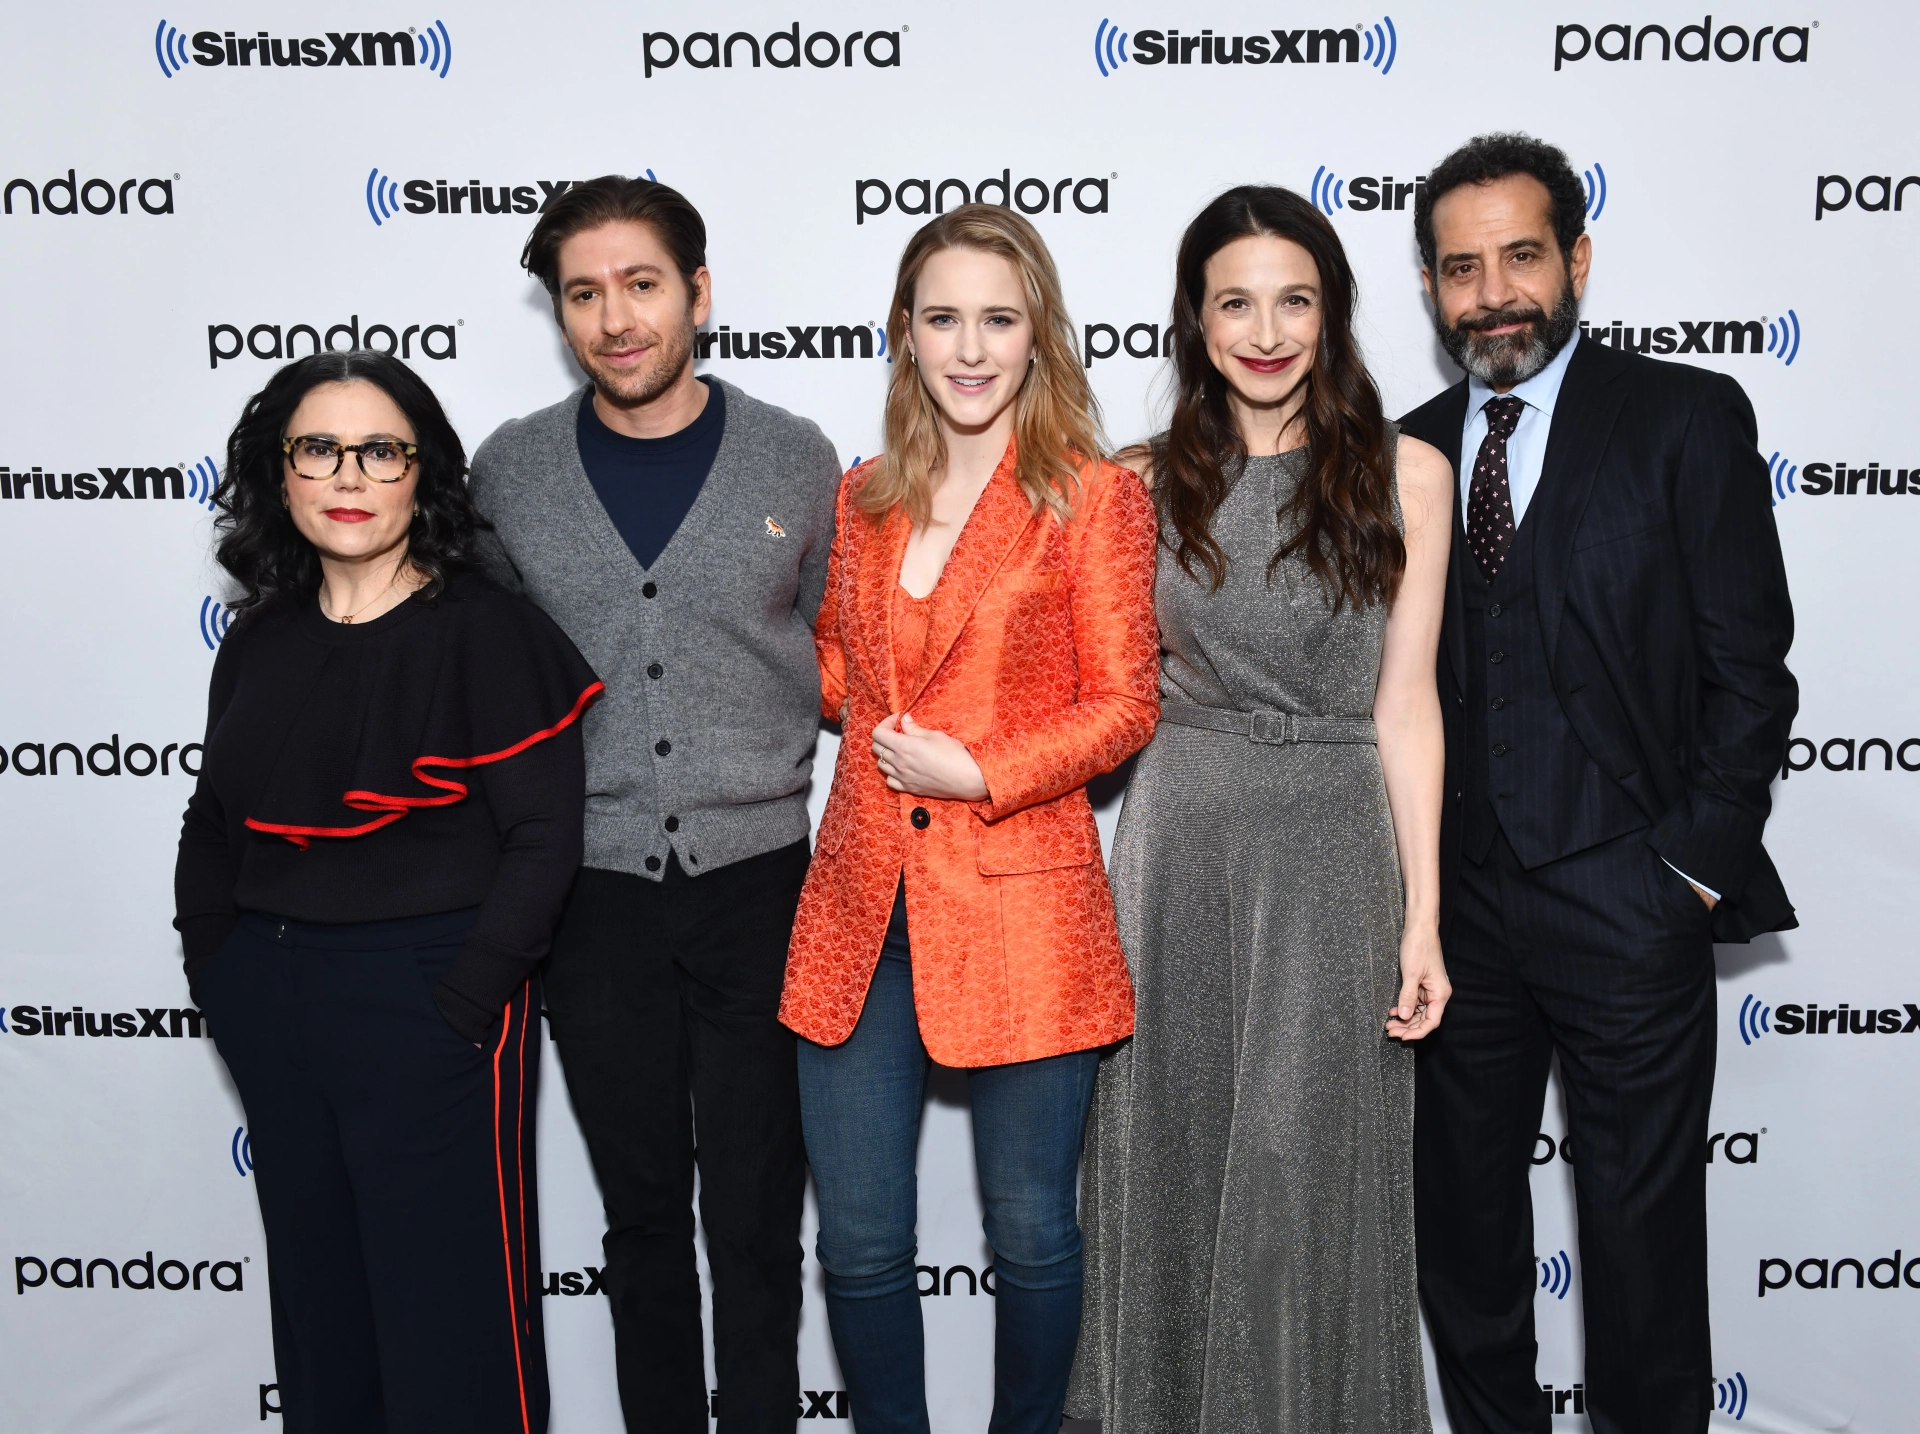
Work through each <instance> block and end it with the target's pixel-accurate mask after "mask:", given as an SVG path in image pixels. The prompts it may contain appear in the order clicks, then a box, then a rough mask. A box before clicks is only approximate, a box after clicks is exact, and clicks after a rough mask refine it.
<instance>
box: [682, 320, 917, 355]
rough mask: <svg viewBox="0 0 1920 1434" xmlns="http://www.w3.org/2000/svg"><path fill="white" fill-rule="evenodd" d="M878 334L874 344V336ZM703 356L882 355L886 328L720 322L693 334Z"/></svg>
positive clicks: (884, 350) (857, 325) (884, 353)
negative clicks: (752, 326) (758, 326)
mask: <svg viewBox="0 0 1920 1434" xmlns="http://www.w3.org/2000/svg"><path fill="white" fill-rule="evenodd" d="M876 338H878V340H879V342H878V344H876V343H875V342H874V340H875V339H876ZM694 343H695V345H696V348H695V350H694V357H696V358H703V359H716V358H722V359H782V358H784V359H830V358H843V359H844V358H874V357H876V356H877V357H880V358H885V357H886V356H887V331H886V330H885V329H883V328H881V327H880V326H879V325H878V324H808V325H805V326H802V325H799V324H788V325H787V326H786V327H785V328H784V329H764V330H760V331H758V332H756V331H754V330H752V329H735V328H733V327H732V326H731V325H730V324H722V325H720V327H719V328H718V329H716V330H712V331H710V332H703V333H699V334H696V335H694Z"/></svg>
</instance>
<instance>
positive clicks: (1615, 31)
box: [1553, 15, 1820, 70]
mask: <svg viewBox="0 0 1920 1434" xmlns="http://www.w3.org/2000/svg"><path fill="white" fill-rule="evenodd" d="M1819 28H1820V22H1819V21H1818V20H1815V21H1814V22H1813V24H1812V25H1811V26H1807V25H1781V26H1779V27H1777V28H1776V27H1775V26H1772V25H1762V26H1761V27H1760V28H1759V29H1758V30H1755V31H1754V32H1753V33H1752V34H1751V35H1749V34H1748V33H1747V32H1746V31H1745V30H1744V29H1742V28H1741V27H1740V26H1738V25H1722V26H1721V27H1720V28H1719V29H1718V30H1716V29H1714V28H1713V16H1711V15H1709V16H1707V17H1706V18H1705V19H1704V20H1702V21H1701V22H1700V23H1699V24H1698V25H1682V26H1681V27H1680V28H1679V29H1678V30H1675V31H1673V32H1672V33H1671V34H1670V33H1668V31H1667V27H1666V26H1664V25H1642V26H1641V27H1640V28H1639V29H1638V30H1635V29H1634V28H1633V27H1632V26H1631V25H1602V26H1600V27H1599V29H1597V30H1589V29H1588V28H1587V27H1586V26H1585V25H1556V26H1554V30H1553V67H1554V69H1556V70H1558V69H1559V68H1560V67H1561V66H1562V65H1571V64H1573V63H1575V62H1576V61H1579V60H1584V59H1586V58H1587V56H1589V55H1592V56H1593V57H1594V58H1595V59H1599V60H1608V61H1619V60H1636V61H1637V60H1645V59H1647V58H1649V56H1648V53H1647V46H1648V42H1649V41H1655V42H1657V43H1658V45H1659V47H1660V48H1659V50H1658V52H1657V58H1659V59H1661V60H1671V59H1673V58H1674V57H1675V56H1676V55H1677V56H1678V57H1679V58H1680V59H1682V60H1684V61H1685V62H1687V63H1688V64H1693V65H1697V64H1702V63H1704V62H1705V61H1708V60H1725V61H1726V62H1727V63H1729V64H1732V63H1734V62H1735V61H1738V60H1751V61H1753V62H1755V63H1758V62H1759V60H1760V59H1761V57H1762V56H1764V55H1767V54H1771V55H1772V56H1773V58H1774V59H1776V60H1778V61H1779V62H1780V63H1781V64H1783V65H1804V64H1805V63H1806V61H1807V35H1808V31H1809V30H1810V29H1813V30H1817V29H1819ZM1769 35H1771V36H1772V37H1773V44H1772V45H1771V46H1768V44H1767V37H1768V36H1769ZM1576 46H1577V47H1578V48H1574V47H1576Z"/></svg>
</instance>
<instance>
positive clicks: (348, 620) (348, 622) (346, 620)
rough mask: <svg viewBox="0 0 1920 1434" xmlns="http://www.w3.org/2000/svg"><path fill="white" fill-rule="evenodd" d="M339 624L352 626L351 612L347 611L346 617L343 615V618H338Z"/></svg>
mask: <svg viewBox="0 0 1920 1434" xmlns="http://www.w3.org/2000/svg"><path fill="white" fill-rule="evenodd" d="M340 626H342V627H352V626H353V616H352V614H351V613H349V614H348V615H347V616H346V617H343V618H341V619H340Z"/></svg>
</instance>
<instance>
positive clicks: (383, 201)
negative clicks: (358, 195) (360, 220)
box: [367, 166, 403, 224]
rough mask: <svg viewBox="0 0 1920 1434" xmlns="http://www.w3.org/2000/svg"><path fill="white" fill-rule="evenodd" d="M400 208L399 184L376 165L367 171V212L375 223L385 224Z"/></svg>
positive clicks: (400, 211)
mask: <svg viewBox="0 0 1920 1434" xmlns="http://www.w3.org/2000/svg"><path fill="white" fill-rule="evenodd" d="M402 212H403V211H402V210H401V208H400V186H399V185H397V184H395V183H394V182H393V181H392V180H391V179H389V178H387V176H386V175H384V174H382V173H381V172H380V170H379V167H378V166H375V167H374V168H372V169H369V170H368V171H367V213H369V214H371V215H372V216H373V222H374V223H375V224H385V223H386V222H387V221H388V220H389V219H391V218H393V216H394V215H396V214H399V213H402Z"/></svg>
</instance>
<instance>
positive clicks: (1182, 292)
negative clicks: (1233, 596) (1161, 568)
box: [1153, 185, 1407, 608]
mask: <svg viewBox="0 0 1920 1434" xmlns="http://www.w3.org/2000/svg"><path fill="white" fill-rule="evenodd" d="M1252 235H1269V236H1272V237H1274V238H1279V239H1286V240H1290V241H1292V242H1293V243H1295V244H1298V245H1299V246H1300V247H1301V248H1302V249H1305V250H1306V251H1307V254H1308V256H1309V257H1310V258H1312V260H1313V263H1314V267H1315V268H1316V269H1317V270H1319V274H1320V289H1321V297H1320V304H1321V308H1320V313H1321V320H1320V338H1319V343H1318V346H1317V348H1316V350H1315V353H1314V357H1313V367H1312V368H1310V369H1309V370H1307V373H1306V375H1305V377H1304V378H1302V379H1301V382H1302V383H1303V384H1305V385H1306V389H1307V393H1306V402H1305V405H1304V406H1303V408H1302V409H1301V415H1300V416H1301V419H1302V420H1303V422H1304V423H1305V425H1306V431H1307V464H1306V472H1305V473H1304V474H1303V475H1302V476H1301V479H1300V482H1299V485H1298V486H1297V487H1296V488H1295V490H1294V493H1293V496H1292V497H1291V498H1290V499H1288V501H1287V504H1286V506H1285V507H1284V508H1283V509H1282V510H1281V513H1280V515H1279V516H1280V523H1281V531H1282V532H1283V533H1287V534H1290V535H1291V536H1289V537H1288V538H1287V539H1286V540H1285V541H1284V542H1283V543H1282V544H1281V546H1280V550H1279V551H1278V552H1277V553H1275V554H1274V557H1273V563H1274V564H1277V563H1278V562H1279V561H1280V560H1281V559H1282V558H1286V557H1291V556H1292V555H1294V554H1295V553H1303V554H1305V556H1306V560H1307V566H1308V567H1309V568H1310V569H1311V570H1312V572H1313V574H1314V576H1315V577H1317V578H1318V579H1319V580H1320V583H1321V585H1322V587H1323V588H1325V590H1326V591H1327V593H1328V594H1329V595H1330V596H1331V597H1332V599H1333V603H1334V606H1335V607H1336V608H1338V607H1339V606H1340V604H1341V603H1342V602H1350V603H1352V604H1353V605H1354V606H1355V607H1366V606H1368V605H1370V604H1372V603H1375V602H1382V603H1386V602H1391V601H1393V595H1394V593H1395V591H1396V590H1397V589H1398V587H1399V585H1400V575H1401V573H1402V571H1403V570H1404V569H1405V568H1406V565H1407V549H1406V544H1405V542H1404V541H1402V539H1401V536H1400V530H1399V528H1398V527H1397V526H1396V525H1395V523H1394V518H1393V478H1392V470H1393V455H1392V453H1391V451H1390V449H1389V445H1388V437H1387V421H1386V414H1385V413H1384V412H1383V410H1382V407H1381V402H1380V391H1379V389H1378V388H1376V387H1375V386H1374V382H1373V377H1372V375H1370V374H1369V373H1368V372H1367V368H1366V365H1365V364H1364V363H1363V362H1362V361H1361V359H1360V350H1359V346H1358V345H1357V344H1356V343H1355V342H1354V337H1353V310H1354V303H1355V300H1356V297H1357V287H1356V285H1355V283H1354V277H1353V269H1352V267H1351V266H1350V265H1349V264H1348V263H1347V255H1346V251H1345V250H1344V249H1343V248H1342V247H1341V245H1340V236H1339V235H1338V234H1336V233H1334V230H1333V226H1332V225H1331V224H1329V223H1328V222H1327V220H1326V218H1325V216H1323V215H1322V214H1321V213H1320V211H1319V210H1317V209H1315V208H1314V207H1313V205H1312V204H1310V203H1308V202H1307V201H1306V200H1305V199H1303V198H1301V196H1299V195H1298V194H1295V193H1294V192H1293V191H1292V190H1290V189H1278V188H1273V187H1270V186H1265V185H1242V186H1241V187H1239V188H1237V189H1229V190H1228V191H1227V192H1226V193H1225V194H1222V195H1221V196H1220V197H1219V198H1218V199H1215V200H1214V201H1213V202H1212V203H1211V204H1209V205H1208V206H1207V207H1206V208H1205V209H1202V210H1201V211H1200V213H1199V214H1198V215H1196V216H1195V218H1194V221H1193V222H1192V223H1191V224H1189V225H1188V226H1187V232H1186V233H1185V234H1184V235H1183V236H1181V239H1180V255H1179V258H1178V259H1177V260H1176V261H1175V286H1174V295H1173V339H1172V349H1173V367H1174V378H1175V386H1176V394H1175V398H1174V405H1173V416H1172V419H1171V421H1170V422H1169V423H1168V425H1167V431H1166V432H1165V433H1164V434H1162V435H1161V436H1160V437H1159V438H1158V439H1156V440H1155V442H1154V444H1153V457H1154V485H1153V486H1154V494H1155V497H1156V499H1157V500H1158V502H1159V505H1160V511H1161V513H1162V514H1163V515H1164V516H1165V518H1166V519H1167V521H1168V522H1169V523H1170V524H1171V525H1172V526H1173V530H1174V533H1175V535H1176V539H1177V541H1174V542H1172V543H1171V546H1172V548H1173V551H1174V555H1175V557H1177V558H1178V559H1179V562H1180V566H1181V567H1182V568H1183V569H1185V570H1186V573H1187V575H1188V576H1189V577H1195V576H1198V575H1197V574H1196V573H1195V572H1194V564H1195V563H1196V562H1197V563H1198V564H1199V565H1200V566H1201V567H1202V568H1204V569H1205V570H1206V574H1207V577H1208V579H1209V580H1210V582H1211V585H1212V586H1213V587H1214V588H1215V589H1218V588H1219V586H1220V584H1221V583H1222V582H1224V581H1225V580H1226V570H1227V559H1226V554H1225V553H1224V552H1222V551H1221V548H1220V544H1219V543H1218V542H1217V541H1215V539H1214V536H1213V515H1214V514H1215V513H1216V512H1217V511H1218V510H1219V508H1220V504H1221V502H1222V501H1223V500H1224V499H1225V498H1226V496H1227V487H1228V484H1227V476H1226V469H1225V465H1224V460H1226V459H1228V458H1231V457H1237V456H1239V455H1241V454H1244V453H1245V451H1246V449H1245V446H1244V445H1243V444H1242V442H1241V440H1240V432H1239V429H1238V428H1237V427H1236V426H1235V424H1234V421H1233V415H1232V412H1231V411H1230V410H1229V409H1228V407H1227V380H1226V376H1225V375H1224V374H1222V373H1221V372H1220V371H1219V370H1218V369H1217V368H1215V367H1214V366H1213V360H1212V359H1211V358H1210V357H1208V355H1207V334H1206V325H1205V324H1204V322H1203V321H1202V318H1201V314H1202V310H1203V309H1204V307H1205V305H1206V295H1207V261H1208V260H1210V259H1211V258H1213V256H1214V255H1215V254H1217V253H1219V252H1220V251H1221V250H1222V249H1224V248H1225V247H1226V246H1227V245H1229V244H1231V243H1232V242H1233V241H1234V240H1236V239H1244V238H1247V237H1249V236H1252ZM1268 572H1269V575H1271V572H1272V564H1270V565H1269V567H1268Z"/></svg>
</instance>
